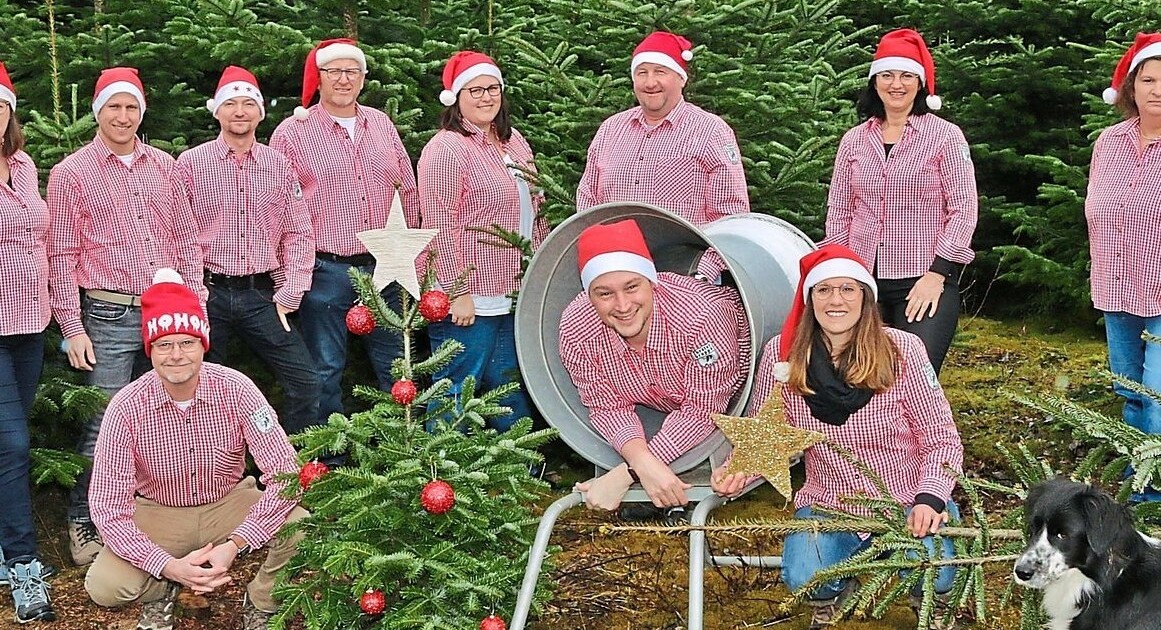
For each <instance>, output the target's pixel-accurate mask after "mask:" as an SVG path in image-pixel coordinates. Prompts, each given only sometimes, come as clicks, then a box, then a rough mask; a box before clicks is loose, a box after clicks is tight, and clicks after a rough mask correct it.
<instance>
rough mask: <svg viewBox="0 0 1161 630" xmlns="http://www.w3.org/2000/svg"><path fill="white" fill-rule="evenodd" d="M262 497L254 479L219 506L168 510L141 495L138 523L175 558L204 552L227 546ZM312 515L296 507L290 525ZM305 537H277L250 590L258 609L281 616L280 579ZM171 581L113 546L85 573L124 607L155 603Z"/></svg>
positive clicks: (98, 591) (97, 598) (105, 599)
mask: <svg viewBox="0 0 1161 630" xmlns="http://www.w3.org/2000/svg"><path fill="white" fill-rule="evenodd" d="M261 497H262V492H260V491H259V490H258V489H257V487H256V482H255V481H254V478H253V477H246V478H244V479H242V481H240V482H239V483H238V485H237V486H235V487H234V489H233V490H231V491H230V493H229V494H227V495H226V496H225V497H222V499H221V500H219V501H217V502H216V503H209V504H207V505H198V506H194V507H166V506H164V505H159V504H157V503H155V502H153V501H150V500H149V499H143V498H141V497H137V499H136V500H137V509H136V512H135V513H134V515H133V522H134V523H136V524H137V527H139V528H140V529H141V531H142V532H144V533H145V535H146V536H148V537H149V539H150V540H152V541H153V542H154V543H156V544H157V546H159V547H161V548H162V549H164V550H165V551H166V552H168V553H169V554H170V555H172V556H173V557H175V558H181V557H182V556H185V555H186V554H188V553H189V552H191V551H193V550H195V549H200V548H202V547H204V546H206V545H207V544H209V543H213V544H215V545H217V544H221V543H222V542H223V541H225V540H226V537H227V536H229V535H230V534H231V533H233V531H234V529H236V528H237V527H238V525H240V524H241V523H242V521H243V520H244V519H245V518H246V513H247V512H248V511H249V510H250V506H252V505H254V504H255V503H257V502H258V499H260V498H261ZM307 514H308V513H307V511H306V510H304V509H302V508H301V507H297V506H296V507H295V508H294V510H293V511H292V512H291V513H290V516H289V517H287V519H286V522H287V523H289V522H291V521H296V520H298V519H300V518H303V517H305V516H307ZM300 540H302V535H301V534H299V535H296V536H293V537H291V538H282V537H275V538H273V539H272V540H271V541H270V542H268V543H267V544H266V547H267V549H268V550H269V553H268V555H267V556H266V562H263V563H262V566H261V567H259V568H258V573H257V574H256V575H255V576H254V579H253V580H251V582H250V584H248V585H247V586H246V593H247V594H248V595H249V596H250V601H251V602H252V603H253V604H254V607H255V608H257V609H258V610H262V611H265V612H275V611H277V610H278V603H277V602H275V601H274V598H273V596H272V595H271V592H272V591H273V590H274V576H275V574H276V573H278V571H279V569H281V568H282V567H285V566H286V564H287V563H288V562H290V559H291V558H293V557H294V554H295V550H296V547H297V546H298V543H299V541H300ZM169 586H170V582H169V581H168V580H166V579H164V578H163V579H157V578H155V577H153V576H152V575H150V574H149V573H146V572H145V571H142V570H141V569H138V568H137V567H135V566H133V565H132V564H130V563H129V562H128V561H126V560H125V559H123V558H121V557H120V556H118V555H117V554H115V553H113V551H112V550H111V549H109V548H108V547H106V548H104V549H102V550H101V553H99V554H97V559H96V560H95V561H94V562H93V564H92V566H90V567H89V572H88V574H86V575H85V590H87V591H88V592H89V597H91V598H92V599H93V601H94V602H96V603H97V604H98V605H101V606H107V607H110V608H112V607H118V606H125V605H127V604H132V603H134V602H137V601H140V602H142V603H144V602H152V601H157V600H159V599H161V598H162V597H165V595H166V592H167V590H168V589H169Z"/></svg>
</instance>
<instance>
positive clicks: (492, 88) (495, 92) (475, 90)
mask: <svg viewBox="0 0 1161 630" xmlns="http://www.w3.org/2000/svg"><path fill="white" fill-rule="evenodd" d="M464 91H465V92H467V93H468V96H471V97H472V98H474V99H477V100H478V99H481V98H484V94H487V95H488V96H491V97H492V98H495V97H497V96H500V93H501V92H503V91H504V86H503V85H500V84H499V83H493V84H492V85H486V86H476V87H470V88H465V89H464Z"/></svg>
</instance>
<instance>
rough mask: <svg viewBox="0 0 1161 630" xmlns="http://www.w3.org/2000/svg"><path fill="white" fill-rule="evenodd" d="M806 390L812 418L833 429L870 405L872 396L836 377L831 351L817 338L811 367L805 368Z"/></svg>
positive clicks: (868, 392) (836, 372) (870, 393)
mask: <svg viewBox="0 0 1161 630" xmlns="http://www.w3.org/2000/svg"><path fill="white" fill-rule="evenodd" d="M806 386H807V387H809V388H810V389H812V390H814V392H815V393H814V394H811V395H810V396H804V397H803V398H804V399H805V400H806V405H807V406H808V407H810V412H811V413H812V414H814V417H815V418H818V419H819V420H822V421H823V422H825V423H827V424H833V425H834V426H836V427H840V426H842V425H843V424H844V423H845V422H846V421H847V419H848V418H850V417H851V414H852V413H855V412H856V411H858V410H860V409H862V408H863V407H865V406H866V405H867V403H869V402H871V396H873V395H874V393H875V392H873V391H871V390H869V389H864V388H861V387H851V386H850V385H848V384H847V383H846V381H844V380H843V379H842V377H841V376H839V373H838V371H837V370H836V369H835V366H834V364H833V363H831V361H830V350H829V349H827V347H826V344H825V343H824V342H823V341H822V338H821V337H819V338H817V339H815V340H814V345H813V347H811V351H810V363H809V364H808V365H807V366H806Z"/></svg>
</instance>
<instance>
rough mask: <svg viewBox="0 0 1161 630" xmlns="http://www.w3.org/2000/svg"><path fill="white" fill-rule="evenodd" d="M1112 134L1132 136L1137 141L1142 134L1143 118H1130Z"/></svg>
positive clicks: (1116, 127)
mask: <svg viewBox="0 0 1161 630" xmlns="http://www.w3.org/2000/svg"><path fill="white" fill-rule="evenodd" d="M1110 133H1111V134H1112V135H1114V136H1128V135H1132V136H1133V138H1134V139H1136V138H1137V136H1139V135H1140V134H1141V118H1140V117H1139V116H1136V117H1133V118H1130V119H1128V120H1126V121H1125V122H1124V123H1122V124H1119V125H1117V126H1115V127H1114V128H1113V129H1112V131H1111V132H1110Z"/></svg>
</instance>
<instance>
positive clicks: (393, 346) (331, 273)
mask: <svg viewBox="0 0 1161 630" xmlns="http://www.w3.org/2000/svg"><path fill="white" fill-rule="evenodd" d="M350 268H351V265H347V264H343V263H338V262H333V261H330V260H323V259H321V258H315V261H314V276H313V279H312V281H311V287H310V291H307V292H306V294H305V295H303V296H302V307H301V308H299V313H300V318H299V319H300V322H299V323H300V324H301V326H302V338H303V340H304V341H306V346H307V348H309V349H310V354H311V356H313V357H314V364H315V367H316V368H317V369H318V375H319V378H320V380H321V382H322V386H321V389H320V393H319V403H318V419H319V423H322V424H325V423H326V421H327V418H329V417H330V415H331V414H332V413H343V369H344V368H346V366H347V337H348V335H349V332H348V331H347V311H349V310H351V307H352V306H354V305H355V300H356V299H357V298H358V296H357V295H356V294H355V287H354V286H352V285H351V278H350V276H348V275H347V270H348V269H350ZM359 270H360V271H362V272H364V273H374V271H375V266H374V265H366V266H363V267H359ZM399 291H400V289H399V285H398V284H397V283H392V284H391V285H390V286H388V287H387V288H386V289H384V290H383V292H382V295H383V297H384V299H386V300H387V305H388V306H389V307H390V308H393V309H396V310H399V308H400V302H399ZM363 345H364V348H365V349H366V351H367V357H368V358H369V359H370V360H371V367H372V368H373V369H374V370H375V377H376V378H377V379H378V382H379V389H382V390H384V391H390V390H391V385H393V384H394V383H395V379H394V378H392V377H391V362H392V361H394V360H395V359H396V358H399V357H402V356H403V338H402V336H401V335H400V334H399V333H397V332H395V331H391V330H385V329H383V328H376V329H375V331H374V332H372V333H371V334H369V335H367V336H365V337H363Z"/></svg>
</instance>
